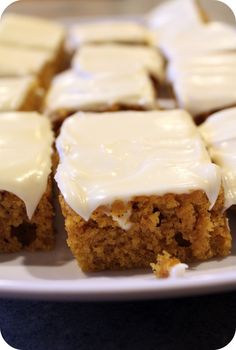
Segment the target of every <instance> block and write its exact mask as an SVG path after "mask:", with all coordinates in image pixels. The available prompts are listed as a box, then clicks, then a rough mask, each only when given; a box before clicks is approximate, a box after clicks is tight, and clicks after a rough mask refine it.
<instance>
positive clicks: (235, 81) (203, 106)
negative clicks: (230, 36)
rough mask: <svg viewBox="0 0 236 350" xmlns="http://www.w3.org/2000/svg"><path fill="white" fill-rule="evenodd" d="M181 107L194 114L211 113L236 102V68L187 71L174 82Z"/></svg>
mask: <svg viewBox="0 0 236 350" xmlns="http://www.w3.org/2000/svg"><path fill="white" fill-rule="evenodd" d="M174 91H175V95H176V97H177V100H178V104H179V106H180V107H181V108H184V109H186V110H188V111H189V112H190V113H191V114H192V115H193V116H198V115H201V114H204V113H210V112H213V111H215V110H218V109H222V108H225V107H229V106H232V105H235V104H236V68H235V67H233V68H232V70H231V71H230V70H229V71H228V72H227V71H226V72H220V70H219V71H218V70H217V69H214V68H213V67H212V69H209V71H208V70H207V69H201V68H199V70H198V71H197V72H195V71H194V70H193V71H186V73H185V74H183V75H181V76H178V78H177V79H176V81H175V82H174Z"/></svg>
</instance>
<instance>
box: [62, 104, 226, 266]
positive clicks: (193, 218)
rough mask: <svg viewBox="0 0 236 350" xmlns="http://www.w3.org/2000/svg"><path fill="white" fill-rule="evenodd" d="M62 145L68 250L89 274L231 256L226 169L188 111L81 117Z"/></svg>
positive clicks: (66, 128) (67, 126)
mask: <svg viewBox="0 0 236 350" xmlns="http://www.w3.org/2000/svg"><path fill="white" fill-rule="evenodd" d="M56 144H57V150H58V153H59V156H60V163H59V166H58V169H57V173H56V176H55V178H56V181H57V183H58V186H59V189H60V191H61V195H60V203H61V208H62V212H63V215H64V217H65V227H66V231H67V234H68V240H67V242H68V245H69V247H70V248H71V251H72V253H73V254H74V256H75V258H76V259H77V261H78V263H79V265H80V267H81V268H82V269H83V270H84V271H101V270H106V269H112V270H113V269H128V268H139V267H148V266H150V263H151V262H154V261H155V260H156V256H157V255H158V254H161V253H162V252H163V251H166V252H167V253H168V254H170V255H171V256H172V257H173V258H177V259H179V260H180V261H181V262H194V261H203V260H206V259H209V258H212V257H223V256H226V255H228V254H229V253H230V249H231V235H230V232H229V228H228V224H227V219H226V217H225V214H224V213H223V208H224V192H223V189H222V185H221V176H220V170H219V168H218V167H217V166H216V165H214V164H212V163H211V161H210V158H209V156H208V153H207V151H206V149H205V146H204V144H203V141H202V139H201V137H200V135H199V133H198V130H197V128H196V127H195V125H194V124H193V122H192V119H191V116H190V115H189V114H188V113H186V112H184V111H181V110H174V111H169V112H167V111H165V112H164V111H163V112H160V111H155V112H154V111H153V112H116V113H102V114H99V115H97V114H93V113H91V114H90V113H87V114H85V113H84V114H83V113H78V114H75V115H74V116H72V117H69V118H68V119H67V120H66V121H65V122H64V124H63V126H62V128H61V133H60V136H59V137H58V139H57V143H56Z"/></svg>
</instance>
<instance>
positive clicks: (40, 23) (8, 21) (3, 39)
mask: <svg viewBox="0 0 236 350" xmlns="http://www.w3.org/2000/svg"><path fill="white" fill-rule="evenodd" d="M64 42H65V29H64V27H63V26H62V25H60V24H59V23H56V22H53V21H50V20H47V19H42V18H38V17H32V16H25V15H19V14H6V15H4V16H3V17H2V19H1V22H0V45H8V46H13V47H20V48H30V49H37V50H42V51H47V52H49V53H50V54H51V55H52V57H53V60H54V63H55V65H57V66H58V67H59V66H61V65H62V64H63V61H64V60H65V52H64Z"/></svg>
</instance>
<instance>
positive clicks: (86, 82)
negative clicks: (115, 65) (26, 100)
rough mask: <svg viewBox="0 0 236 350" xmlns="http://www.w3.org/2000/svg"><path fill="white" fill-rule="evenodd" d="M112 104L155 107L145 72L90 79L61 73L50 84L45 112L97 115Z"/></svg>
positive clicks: (96, 75)
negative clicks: (78, 112)
mask: <svg viewBox="0 0 236 350" xmlns="http://www.w3.org/2000/svg"><path fill="white" fill-rule="evenodd" d="M115 104H121V105H123V106H128V107H129V106H138V107H143V108H145V109H153V108H154V107H155V106H156V100H155V93H154V90H153V87H152V83H151V81H150V79H149V77H148V75H147V74H146V72H145V71H142V70H141V71H136V72H133V71H131V72H130V73H125V74H124V73H120V74H93V75H78V74H76V73H74V72H73V71H72V70H70V71H67V72H64V73H62V74H60V75H58V76H57V77H56V78H55V79H54V81H53V83H52V86H51V89H50V92H49V94H48V96H47V99H46V110H47V113H48V114H49V115H50V114H52V113H53V112H56V111H58V110H60V109H66V110H68V111H78V110H80V111H100V110H105V109H107V108H109V107H111V106H113V105H115Z"/></svg>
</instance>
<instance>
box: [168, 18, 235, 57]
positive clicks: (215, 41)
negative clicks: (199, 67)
mask: <svg viewBox="0 0 236 350" xmlns="http://www.w3.org/2000/svg"><path fill="white" fill-rule="evenodd" d="M235 47H236V29H235V28H234V27H233V26H231V25H229V24H226V23H221V22H210V23H208V24H205V25H202V26H197V27H193V28H190V29H189V30H186V31H185V32H184V33H180V34H178V35H176V36H174V37H172V38H168V40H165V41H162V43H161V49H162V50H163V52H164V54H165V56H166V57H167V58H168V60H169V61H171V62H172V61H173V60H176V59H179V58H180V57H181V56H183V55H191V56H195V55H197V54H199V53H200V54H202V53H222V52H225V51H227V52H228V51H235Z"/></svg>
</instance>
